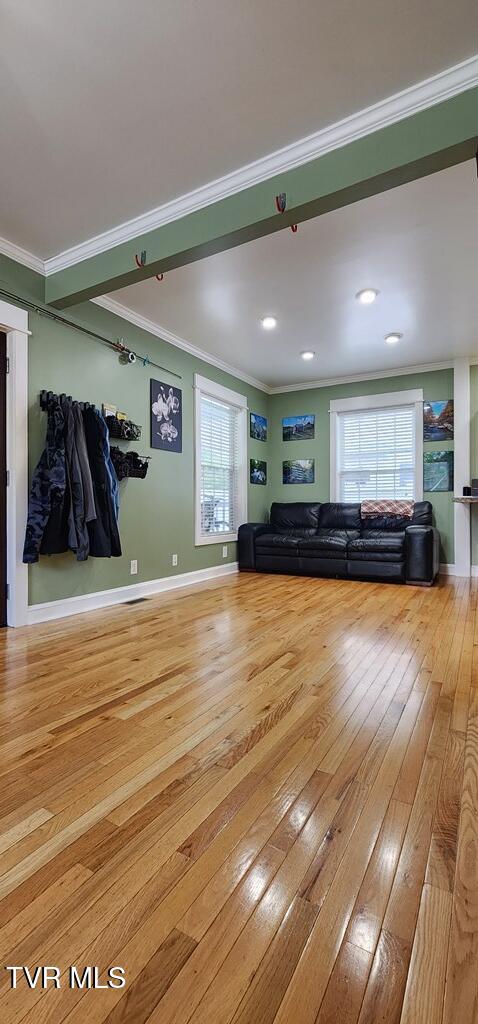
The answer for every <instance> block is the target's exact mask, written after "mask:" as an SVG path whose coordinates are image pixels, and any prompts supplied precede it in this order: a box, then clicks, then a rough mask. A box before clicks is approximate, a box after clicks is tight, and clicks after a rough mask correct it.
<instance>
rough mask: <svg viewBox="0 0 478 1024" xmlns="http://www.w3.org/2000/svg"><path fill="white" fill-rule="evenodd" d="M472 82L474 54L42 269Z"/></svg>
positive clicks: (301, 160) (477, 59)
mask: <svg viewBox="0 0 478 1024" xmlns="http://www.w3.org/2000/svg"><path fill="white" fill-rule="evenodd" d="M476 85H478V56H474V57H470V58H469V59H468V60H465V61H462V62H461V63H460V64H456V65H454V66H453V67H451V68H447V69H446V70H445V71H441V72H440V73H439V74H438V75H434V76H433V77H432V78H427V79H425V80H424V81H422V82H418V83H417V84H416V85H412V86H410V87H409V88H408V89H404V90H402V91H401V92H398V93H395V94H394V95H393V96H389V97H387V98H386V99H384V100H380V101H379V102H378V103H374V104H373V106H371V107H366V108H365V109H364V110H361V111H358V113H356V114H351V115H350V116H349V117H346V118H344V119H343V120H341V121H337V122H336V123H335V124H332V125H330V126H329V127H327V128H322V129H321V130H320V131H318V132H314V133H313V134H312V135H307V136H306V137H305V138H303V139H299V140H298V141H296V142H293V143H291V144H290V145H288V146H284V147H283V148H282V149H278V150H276V151H275V152H273V153H269V154H268V155H267V156H264V157H261V158H260V159H259V160H255V161H254V162H253V163H249V164H246V165H245V166H243V167H240V168H238V169H237V170H235V171H232V172H231V173H230V174H226V175H224V177H222V178H217V179H216V180H215V181H211V182H209V183H208V184H206V185H202V186H201V187H200V188H197V189H194V190H193V191H192V192H188V193H186V194H185V195H182V196H179V197H178V198H177V199H173V200H171V201H170V202H168V203H164V204H163V205H162V206H158V207H156V208H155V209H154V210H149V211H148V212H147V213H144V214H141V215H140V216H139V217H134V218H133V219H132V220H128V221H125V222H124V223H123V224H118V225H117V226H116V227H114V228H111V229H110V230H109V231H104V232H102V233H101V234H99V235H95V236H94V238H89V239H87V240H86V241H85V242H81V243H80V244H79V245H74V246H72V247H71V248H69V249H66V250H65V251H64V252H61V253H59V254H58V255H57V256H52V257H51V258H50V259H47V260H45V263H44V270H45V273H46V275H49V274H55V273H58V271H60V270H65V269H66V268H67V267H72V266H74V265H75V264H76V263H80V262H81V261H82V260H86V259H89V258H90V257H92V256H96V255H98V254H99V253H102V252H106V251H107V250H108V249H112V248H113V247H114V246H116V245H120V244H121V243H123V242H128V241H131V239H134V238H137V237H138V236H139V235H143V234H147V233H148V232H149V231H154V230H155V229H156V228H159V227H162V226H163V225H164V224H169V223H171V221H174V220H177V219H179V218H180V217H185V216H187V215H188V214H190V213H194V212H195V211H197V210H201V209H203V208H204V207H205V206H209V205H211V204H212V203H217V202H220V200H221V199H226V198H227V197H229V196H232V195H234V194H235V193H237V192H241V191H242V190H243V189H246V188H250V187H251V186H253V185H257V184H259V183H260V182H262V181H265V180H267V179H268V178H272V177H274V176H275V175H277V174H283V173H285V172H286V171H290V170H293V168H295V167H298V166H300V165H302V164H305V163H309V162H310V161H311V160H316V159H317V158H318V157H320V156H323V155H324V154H325V153H329V152H331V151H332V150H334V149H338V148H340V147H341V146H345V145H347V144H348V143H350V142H354V141H355V140H356V139H360V138H362V137H363V136H365V135H369V134H371V133H372V132H376V131H379V129H381V128H385V127H387V126H389V125H392V124H395V123H396V122H397V121H401V120H403V119H404V118H406V117H410V116H412V115H413V114H417V113H419V111H421V110H424V109H425V108H426V107H431V106H434V105H436V104H437V103H441V102H443V101H444V100H447V99H450V98H451V97H453V96H456V95H457V94H458V93H460V92H465V91H466V90H467V89H472V88H473V87H474V86H476Z"/></svg>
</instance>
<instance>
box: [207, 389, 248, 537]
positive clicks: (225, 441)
mask: <svg viewBox="0 0 478 1024" xmlns="http://www.w3.org/2000/svg"><path fill="white" fill-rule="evenodd" d="M211 390H213V386H212V385H211ZM217 391H218V396H217V397H216V395H214V394H209V393H207V392H206V391H203V390H201V389H198V390H197V391H196V402H197V415H196V425H197V437H196V543H199V544H201V543H203V544H204V543H214V540H215V539H217V540H218V541H219V540H221V539H231V540H232V539H235V537H236V535H237V530H238V527H239V526H240V525H241V523H244V522H245V520H246V518H247V514H246V502H247V482H246V460H245V457H244V451H245V444H246V441H245V430H246V407H245V404H244V405H242V406H240V405H236V404H234V403H233V402H230V401H228V400H227V397H226V398H223V397H221V389H219V387H217ZM240 397H241V396H238V398H240ZM244 403H245V399H244Z"/></svg>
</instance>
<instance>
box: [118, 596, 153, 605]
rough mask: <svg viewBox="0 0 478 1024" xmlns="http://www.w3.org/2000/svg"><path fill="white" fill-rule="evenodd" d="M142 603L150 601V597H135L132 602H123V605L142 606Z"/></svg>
mask: <svg viewBox="0 0 478 1024" xmlns="http://www.w3.org/2000/svg"><path fill="white" fill-rule="evenodd" d="M142 601H149V598H148V597H134V598H133V600H132V601H123V604H141V602H142Z"/></svg>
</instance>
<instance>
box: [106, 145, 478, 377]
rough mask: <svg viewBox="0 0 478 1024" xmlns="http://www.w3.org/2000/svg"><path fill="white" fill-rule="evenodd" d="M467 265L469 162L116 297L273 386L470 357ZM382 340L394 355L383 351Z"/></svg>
mask: <svg viewBox="0 0 478 1024" xmlns="http://www.w3.org/2000/svg"><path fill="white" fill-rule="evenodd" d="M477 267H478V181H477V176H476V166H475V162H474V161H470V162H467V163H465V164H461V165H459V166H457V167H454V168H451V169H449V170H445V171H441V172H440V173H438V174H435V175H432V176H430V177H428V178H422V179H421V180H420V181H416V182H412V183H411V184H408V185H404V186H402V187H401V188H396V189H393V190H391V191H389V192H385V193H383V194H382V195H378V196H374V197H373V198H371V199H367V200H364V201H362V202H360V203H356V204H354V205H352V206H348V207H346V208H344V209H342V210H337V211H334V212H333V213H330V214H327V215H325V216H322V217H318V218H317V219H315V220H311V221H308V222H306V223H303V224H300V225H299V229H298V232H297V234H295V235H293V234H292V233H291V231H290V230H289V229H285V230H284V231H280V232H278V233H277V234H272V235H268V236H266V237H265V238H261V239H259V240H258V241H254V242H250V243H248V244H247V245H243V246H242V247H240V248H236V249H232V250H230V251H228V252H224V253H220V254H219V255H217V256H212V257H210V258H209V259H205V260H202V261H200V262H197V263H193V264H190V265H189V266H186V267H181V268H180V269H178V270H174V271H171V272H170V273H169V274H167V275H165V278H164V281H163V282H162V283H157V282H156V281H155V280H152V281H145V282H143V283H141V284H137V285H134V286H132V287H130V288H125V289H122V290H121V291H117V292H115V293H114V295H113V296H112V298H114V299H115V300H117V301H119V302H120V303H122V304H123V305H125V306H127V307H129V308H130V309H132V310H134V311H135V312H136V313H139V314H141V315H142V316H144V317H147V318H148V319H150V320H152V321H154V322H155V323H157V324H160V325H161V326H162V327H163V328H166V329H167V330H168V331H170V332H173V333H174V334H176V335H178V336H180V337H182V338H183V339H186V340H187V341H188V342H189V343H192V344H193V345H196V346H198V347H199V348H201V349H203V350H204V351H205V352H207V353H209V355H211V356H212V357H213V358H216V359H219V360H224V361H225V362H227V363H228V364H230V365H232V366H235V367H237V368H238V369H239V370H240V371H242V372H243V373H245V374H248V375H250V376H253V377H255V378H258V379H259V380H261V381H263V382H264V383H265V384H267V385H269V386H272V387H278V386H280V385H284V384H286V385H287V384H294V383H298V382H302V381H312V380H316V379H324V378H335V377H343V376H349V375H353V374H361V373H369V372H377V371H385V370H388V369H393V368H397V367H403V366H412V365H418V364H421V363H429V362H437V361H438V362H439V361H443V360H449V359H452V358H454V357H456V356H465V355H475V356H476V355H478V288H477ZM367 286H368V287H374V288H378V289H379V291H380V294H379V296H378V299H377V300H376V302H375V303H374V305H373V306H367V307H364V306H361V305H360V304H359V303H358V302H357V301H356V299H355V294H356V292H358V291H359V290H360V289H361V288H365V287H367ZM267 313H272V314H274V315H275V316H276V317H277V319H278V326H277V328H276V329H275V330H274V331H271V332H266V331H264V330H263V328H262V327H261V326H260V324H259V319H260V317H261V316H263V315H264V314H267ZM391 331H400V332H401V333H403V338H402V340H401V341H400V342H399V344H398V345H394V346H389V345H386V344H385V342H384V335H385V334H387V333H389V332H391ZM304 349H313V350H315V352H316V354H317V356H316V358H315V359H314V360H313V361H312V362H309V363H305V362H304V361H303V360H302V359H301V358H300V352H301V351H302V350H304Z"/></svg>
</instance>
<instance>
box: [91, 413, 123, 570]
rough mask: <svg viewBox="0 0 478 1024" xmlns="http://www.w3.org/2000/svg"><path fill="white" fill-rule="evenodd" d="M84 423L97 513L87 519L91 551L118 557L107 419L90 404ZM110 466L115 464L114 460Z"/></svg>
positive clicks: (118, 541)
mask: <svg viewBox="0 0 478 1024" xmlns="http://www.w3.org/2000/svg"><path fill="white" fill-rule="evenodd" d="M83 424H84V428H85V437H86V447H87V452H88V462H89V465H90V470H91V478H92V481H93V490H94V496H95V507H96V516H97V518H96V519H94V520H92V521H91V522H89V523H88V535H89V540H90V554H91V555H95V556H96V557H99V558H110V557H111V555H113V556H114V557H119V556H120V555H121V542H120V537H119V533H118V524H117V520H116V511H115V501H114V496H113V483H112V478H111V470H110V469H109V467H108V465H107V462H106V456H105V444H106V445H107V446H108V454H109V444H108V431H107V428H106V423H105V421H104V419H103V417H102V416H100V415H99V413H97V412H96V410H95V409H92V408H88V409H85V410H84V412H83ZM111 466H112V468H113V465H112V464H111ZM113 473H114V469H113ZM114 481H115V482H116V487H117V486H118V481H117V479H116V474H114Z"/></svg>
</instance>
